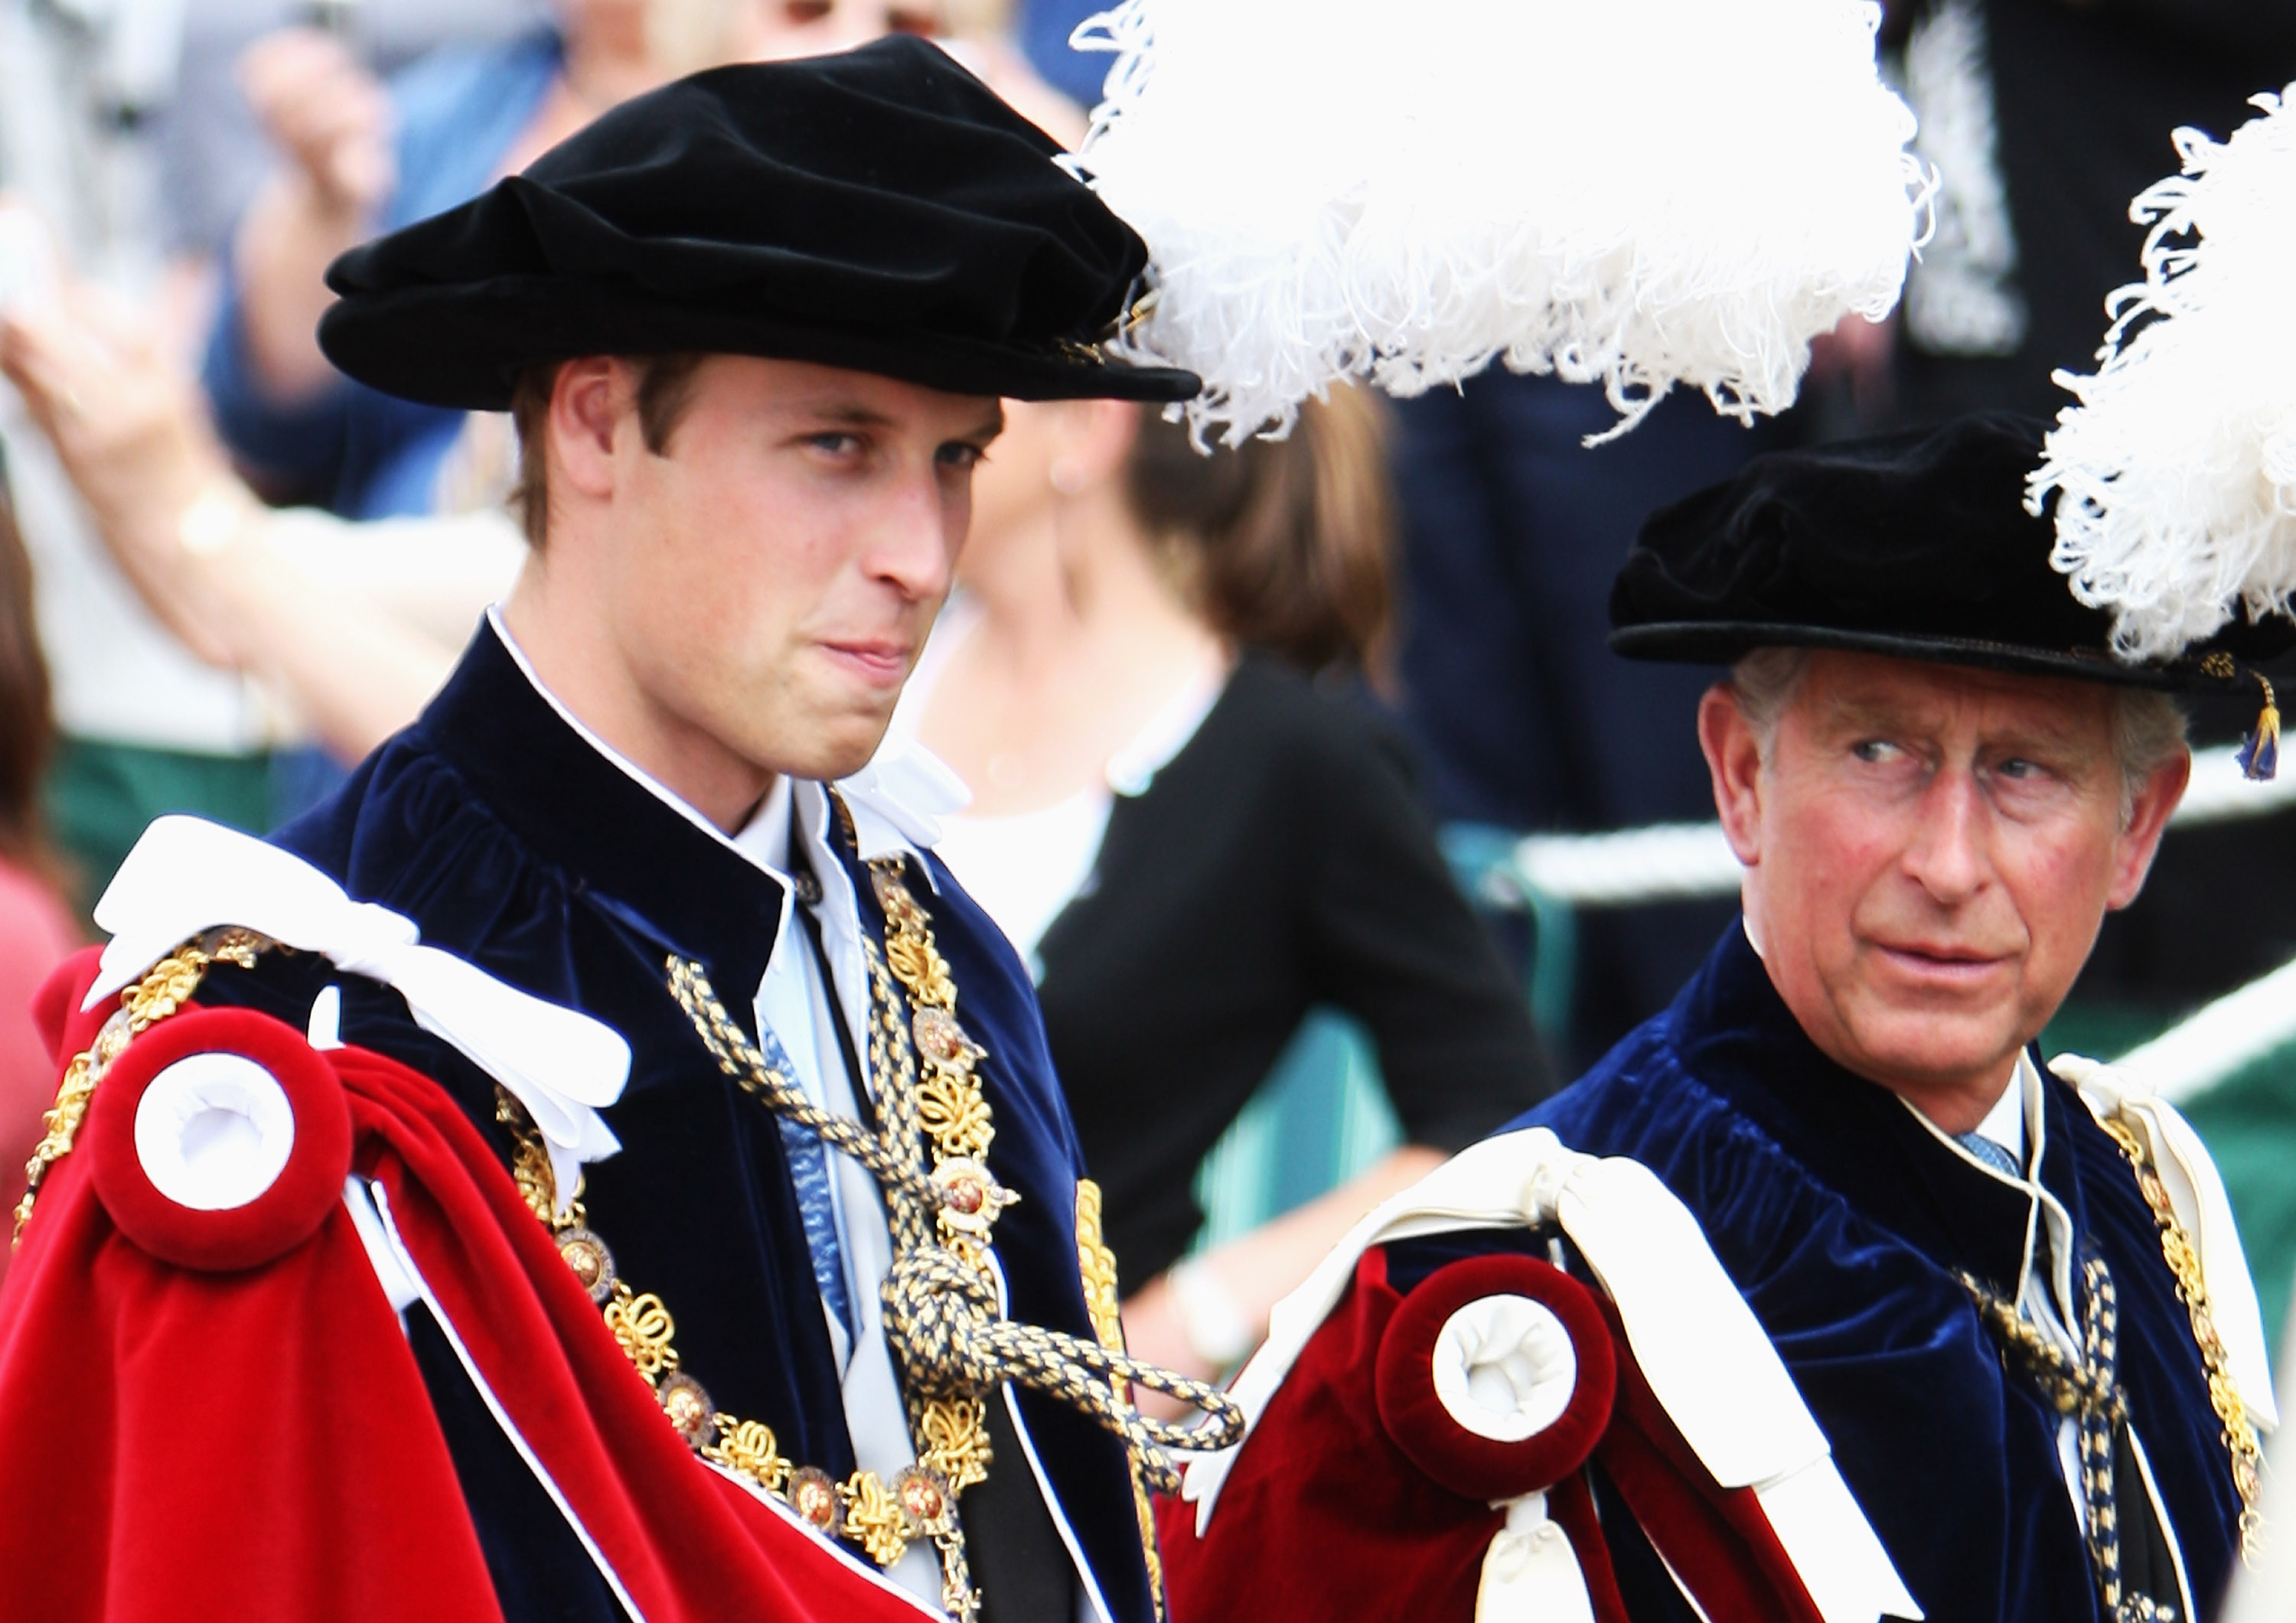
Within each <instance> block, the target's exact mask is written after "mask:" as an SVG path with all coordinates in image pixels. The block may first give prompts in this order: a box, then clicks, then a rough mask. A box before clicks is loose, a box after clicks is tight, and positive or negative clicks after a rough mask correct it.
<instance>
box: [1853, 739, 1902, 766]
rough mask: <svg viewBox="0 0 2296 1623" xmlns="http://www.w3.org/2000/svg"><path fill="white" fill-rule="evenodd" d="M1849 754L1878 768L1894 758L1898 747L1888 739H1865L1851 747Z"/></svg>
mask: <svg viewBox="0 0 2296 1623" xmlns="http://www.w3.org/2000/svg"><path fill="white" fill-rule="evenodd" d="M1849 753H1850V754H1852V755H1854V756H1856V757H1857V758H1858V759H1859V760H1861V761H1864V762H1866V764H1867V765H1869V766H1878V765H1879V764H1881V763H1882V762H1883V761H1886V760H1890V759H1892V758H1895V757H1896V755H1897V753H1898V746H1897V745H1895V744H1893V743H1891V742H1890V741H1889V740H1888V739H1886V738H1864V739H1860V740H1858V741H1857V742H1856V743H1854V744H1852V745H1850V746H1849Z"/></svg>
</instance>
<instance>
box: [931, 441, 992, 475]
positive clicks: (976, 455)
mask: <svg viewBox="0 0 2296 1623" xmlns="http://www.w3.org/2000/svg"><path fill="white" fill-rule="evenodd" d="M987 461H988V452H986V451H984V450H982V449H981V448H980V447H979V446H969V445H964V444H962V443H959V444H956V445H945V446H943V447H941V448H940V464H941V466H942V467H944V468H954V469H955V470H956V471H958V472H960V473H970V472H972V471H973V470H974V469H975V468H977V467H979V466H980V464H981V463H984V462H987Z"/></svg>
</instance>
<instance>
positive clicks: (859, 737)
mask: <svg viewBox="0 0 2296 1623" xmlns="http://www.w3.org/2000/svg"><path fill="white" fill-rule="evenodd" d="M892 719H893V717H892V711H891V709H890V707H888V708H887V709H886V710H885V712H884V713H883V714H882V715H877V714H873V713H861V714H854V713H851V712H847V713H842V714H839V715H836V716H833V717H821V718H818V719H816V720H813V721H812V722H811V723H810V724H809V725H808V724H799V725H795V726H791V727H788V728H785V729H784V730H783V732H782V733H780V734H778V735H776V736H775V737H772V738H769V739H764V740H760V741H759V750H758V757H757V758H758V759H759V760H760V761H761V762H763V763H765V764H767V765H769V766H772V768H773V770H775V772H778V773H782V774H784V775H787V776H790V777H793V778H807V779H810V780H812V781H814V782H816V783H834V782H836V781H837V780H838V779H839V778H846V777H851V776H852V775H854V774H855V773H857V772H858V771H860V770H861V768H862V767H864V766H867V765H868V764H869V762H870V761H871V759H872V758H874V757H875V755H876V753H877V750H878V749H879V747H880V746H881V745H882V744H883V743H884V742H885V733H886V730H887V728H889V727H890V725H892Z"/></svg>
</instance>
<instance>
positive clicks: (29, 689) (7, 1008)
mask: <svg viewBox="0 0 2296 1623" xmlns="http://www.w3.org/2000/svg"><path fill="white" fill-rule="evenodd" d="M14 512H15V510H14V506H13V504H12V503H11V502H10V501H9V499H8V493H7V488H6V483H5V480H0V1201H5V1202H6V1203H7V1209H9V1210H11V1211H12V1210H14V1209H15V1203H16V1201H18V1200H20V1199H21V1198H22V1196H23V1193H24V1163H25V1162H26V1161H28V1160H30V1159H31V1154H32V1146H33V1145H34V1144H36V1143H38V1142H39V1138H40V1133H41V1122H40V1113H41V1112H42V1111H45V1109H46V1108H47V1105H48V1101H49V1099H50V1097H51V1096H52V1095H53V1094H54V1091H55V1089H54V1086H53V1066H52V1065H51V1064H50V1062H49V1060H48V1051H47V1045H45V1043H43V1042H42V1041H41V1040H40V1036H39V1032H38V1031H37V1029H36V1028H35V1027H34V1025H33V1023H32V995H33V993H35V992H36V991H37V990H38V989H39V987H40V983H41V982H43V981H44V980H46V979H47V978H48V972H49V971H51V970H53V969H54V968H55V967H56V965H57V964H59V963H62V962H63V960H64V957H65V955H67V954H69V953H70V951H71V950H72V949H73V948H74V947H77V946H78V945H79V931H78V929H77V928H76V927H75V926H74V925H73V923H72V922H71V917H70V914H69V913H68V912H67V911H66V910H65V907H64V905H63V902H62V900H61V893H62V888H63V887H62V879H63V865H62V863H61V860H60V859H59V858H58V857H57V856H56V854H55V852H54V851H53V849H52V848H50V846H49V844H48V840H47V835H46V833H45V828H44V826H43V820H42V818H41V816H40V799H39V785H40V774H41V772H42V771H43V770H44V769H45V766H47V761H48V753H49V750H50V749H51V748H52V747H53V744H54V742H55V724H54V722H53V720H52V719H51V718H50V717H49V714H48V669H47V666H46V664H45V662H44V661H43V660H42V659H41V657H40V642H39V637H38V635H37V632H36V631H35V629H34V627H33V625H32V564H31V560H30V559H29V557H27V556H26V555H25V552H24V544H23V541H22V539H21V537H19V536H18V535H17V534H16V521H15V516H14ZM10 1255H11V1252H10V1251H9V1250H7V1249H6V1248H0V1279H5V1278H6V1277H7V1273H8V1259H9V1257H10Z"/></svg>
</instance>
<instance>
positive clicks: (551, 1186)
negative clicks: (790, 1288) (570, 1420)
mask: <svg viewBox="0 0 2296 1623" xmlns="http://www.w3.org/2000/svg"><path fill="white" fill-rule="evenodd" d="M495 1119H496V1121H498V1122H500V1123H502V1124H503V1126H504V1127H507V1128H509V1129H510V1133H511V1144H512V1152H511V1175H512V1177H513V1178H514V1179H515V1180H516V1182H517V1184H518V1190H519V1193H520V1195H521V1198H522V1199H523V1200H524V1201H525V1202H526V1207H527V1209H528V1210H529V1211H531V1212H532V1213H533V1214H534V1215H535V1217H537V1219H539V1220H540V1221H541V1222H542V1224H543V1225H544V1226H545V1227H546V1228H548V1229H549V1230H550V1232H551V1237H552V1238H553V1240H555V1241H556V1242H558V1254H559V1256H560V1257H561V1258H563V1259H564V1260H565V1262H566V1265H567V1266H569V1267H570V1268H571V1269H572V1270H573V1271H574V1275H575V1277H576V1278H577V1279H578V1280H580V1281H581V1282H582V1283H583V1285H584V1287H585V1288H586V1290H588V1291H589V1292H590V1295H591V1299H593V1300H594V1301H596V1302H597V1303H598V1304H599V1307H600V1310H601V1312H602V1313H603V1316H604V1318H605V1322H606V1327H607V1328H608V1329H609V1330H611V1331H612V1332H614V1340H615V1342H616V1343H617V1344H618V1345H619V1347H620V1348H621V1349H622V1356H623V1357H626V1358H627V1359H628V1360H629V1361H630V1367H631V1368H632V1369H635V1371H636V1372H637V1373H638V1374H639V1375H640V1377H641V1378H643V1379H644V1381H645V1382H646V1384H647V1385H648V1386H649V1387H651V1388H652V1390H653V1395H654V1400H655V1402H657V1403H659V1404H660V1406H661V1410H662V1413H663V1414H665V1415H667V1416H668V1420H669V1422H670V1424H671V1425H672V1426H673V1427H674V1428H676V1430H677V1432H678V1434H679V1435H680V1436H681V1437H683V1438H685V1442H686V1446H687V1447H690V1448H692V1449H693V1452H694V1453H695V1454H696V1455H699V1456H700V1457H701V1458H702V1459H704V1460H707V1461H709V1463H711V1464H714V1465H720V1466H723V1467H724V1468H725V1469H726V1470H727V1471H732V1472H733V1473H734V1474H735V1475H736V1476H739V1477H742V1478H744V1479H746V1480H748V1481H750V1483H752V1484H753V1485H755V1486H756V1487H757V1488H758V1490H759V1491H760V1492H763V1493H765V1494H767V1495H770V1496H772V1497H773V1498H775V1499H777V1500H779V1501H780V1502H781V1503H782V1504H786V1505H788V1506H789V1507H790V1508H791V1510H792V1511H794V1512H796V1513H797V1514H798V1516H799V1519H800V1520H802V1521H806V1522H807V1523H808V1524H809V1525H811V1526H812V1527H814V1528H815V1529H816V1530H818V1531H820V1532H822V1533H824V1534H826V1535H828V1536H830V1537H845V1538H848V1539H850V1540H851V1541H852V1542H854V1543H856V1544H858V1545H860V1546H861V1547H862V1549H863V1550H864V1551H865V1553H867V1554H868V1556H869V1558H870V1559H871V1560H873V1561H874V1562H877V1563H878V1564H879V1565H881V1566H887V1567H890V1566H891V1565H892V1564H893V1563H894V1562H898V1561H899V1560H900V1559H901V1557H902V1556H903V1555H905V1554H906V1553H908V1546H909V1545H910V1544H911V1542H913V1541H914V1540H915V1539H917V1538H919V1537H932V1536H933V1535H934V1533H935V1532H936V1531H937V1529H938V1528H939V1523H940V1521H941V1520H942V1519H943V1518H941V1517H940V1516H939V1514H938V1513H935V1514H930V1515H928V1514H923V1513H920V1512H923V1511H927V1510H932V1509H933V1508H934V1507H935V1506H937V1505H938V1504H939V1498H937V1497H936V1496H935V1494H934V1491H933V1489H934V1484H932V1483H930V1482H924V1483H921V1484H912V1483H911V1482H909V1481H908V1480H907V1478H908V1476H909V1473H908V1472H906V1471H904V1472H903V1473H902V1477H900V1478H897V1479H896V1481H895V1484H894V1486H892V1487H891V1488H888V1487H887V1485H886V1484H885V1483H884V1481H883V1480H881V1479H880V1478H879V1477H878V1475H877V1474H876V1472H874V1471H855V1472H854V1473H853V1474H852V1475H851V1476H850V1477H848V1478H847V1479H846V1480H844V1481H843V1482H838V1481H836V1480H834V1479H833V1478H832V1477H831V1476H830V1475H829V1474H828V1473H827V1472H826V1471H819V1470H816V1469H815V1468H814V1467H812V1466H799V1465H798V1464H796V1463H794V1462H793V1461H791V1459H790V1458H789V1457H788V1456H787V1455H784V1454H783V1453H782V1451H781V1444H780V1441H779V1439H776V1438H775V1435H774V1429H773V1428H772V1427H771V1426H768V1425H766V1424H765V1423H763V1422H759V1421H754V1420H742V1419H739V1418H737V1417H736V1416H734V1415H732V1414H726V1413H725V1412H723V1411H722V1410H720V1409H719V1408H718V1407H717V1406H716V1405H715V1404H714V1403H712V1402H711V1401H710V1399H709V1393H708V1392H707V1391H706V1390H705V1389H703V1387H702V1385H701V1382H700V1381H696V1380H694V1379H693V1376H691V1375H689V1374H686V1373H685V1371H684V1370H683V1368H682V1367H681V1362H682V1361H681V1360H680V1358H679V1357H678V1352H677V1344H676V1336H677V1323H676V1319H675V1318H673V1317H672V1316H671V1315H670V1311H669V1309H668V1307H667V1306H666V1305H664V1303H663V1301H662V1299H661V1298H660V1297H659V1296H656V1295H655V1294H654V1293H653V1292H652V1291H645V1292H643V1293H641V1292H638V1291H633V1290H632V1289H631V1288H630V1285H629V1283H628V1282H627V1281H626V1280H624V1279H622V1278H620V1277H619V1275H617V1273H616V1271H615V1268H614V1262H613V1254H612V1253H611V1251H609V1250H607V1249H606V1244H605V1242H604V1241H603V1240H601V1239H599V1237H598V1236H597V1235H596V1234H594V1233H592V1232H591V1230H590V1229H589V1227H588V1226H587V1224H588V1216H587V1213H586V1210H585V1209H584V1206H583V1201H582V1184H581V1183H580V1181H579V1180H578V1181H577V1182H576V1184H575V1185H574V1195H573V1198H572V1199H571V1200H570V1201H568V1202H567V1205H566V1212H565V1215H564V1216H562V1217H561V1216H559V1215H557V1209H556V1208H557V1193H558V1191H557V1182H556V1177H555V1176H554V1175H553V1172H552V1170H551V1166H550V1155H549V1152H548V1151H547V1150H545V1148H544V1146H543V1143H542V1135H540V1134H539V1133H537V1132H536V1131H535V1128H534V1124H533V1122H532V1121H531V1120H530V1119H529V1118H528V1116H527V1114H526V1111H525V1110H524V1108H523V1107H521V1105H520V1104H519V1102H518V1101H517V1100H516V1099H514V1098H512V1096H511V1095H510V1094H509V1093H508V1092H507V1091H505V1090H504V1089H503V1088H500V1087H497V1088H496V1090H495ZM911 1506H915V1507H917V1508H916V1510H915V1511H912V1510H911V1509H910V1508H909V1507H911Z"/></svg>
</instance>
